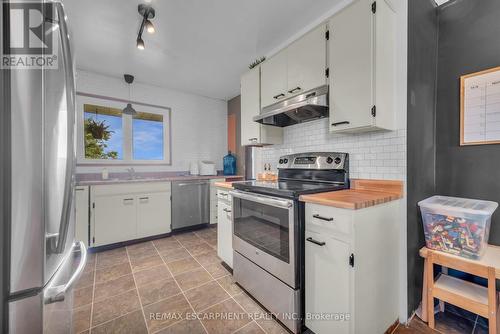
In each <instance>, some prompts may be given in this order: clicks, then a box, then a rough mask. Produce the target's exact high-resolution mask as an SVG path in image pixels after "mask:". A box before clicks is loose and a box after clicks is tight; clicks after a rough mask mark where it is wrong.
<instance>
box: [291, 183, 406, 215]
mask: <svg viewBox="0 0 500 334" xmlns="http://www.w3.org/2000/svg"><path fill="white" fill-rule="evenodd" d="M350 182H351V189H346V190H339V191H330V192H327V193H320V194H311V195H302V196H300V198H299V199H300V200H301V201H302V202H306V203H313V204H320V205H327V206H333V207H337V208H343V209H352V210H358V209H363V208H368V207H370V206H374V205H377V204H382V203H387V202H391V201H394V200H397V199H400V198H402V197H403V182H402V181H393V180H363V179H352V180H351V181H350Z"/></svg>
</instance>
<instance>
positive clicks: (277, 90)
mask: <svg viewBox="0 0 500 334" xmlns="http://www.w3.org/2000/svg"><path fill="white" fill-rule="evenodd" d="M261 69H262V70H261V71H262V90H261V98H262V107H266V106H268V105H271V104H273V103H276V102H279V101H281V100H283V99H284V98H285V97H286V96H287V90H288V83H287V52H286V49H285V50H283V51H281V52H279V53H278V54H276V55H275V56H273V57H271V58H269V59H267V60H266V61H264V62H263V63H262V65H261Z"/></svg>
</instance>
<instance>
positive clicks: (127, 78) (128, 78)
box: [122, 74, 137, 116]
mask: <svg viewBox="0 0 500 334" xmlns="http://www.w3.org/2000/svg"><path fill="white" fill-rule="evenodd" d="M123 78H124V79H125V82H126V83H127V84H128V99H129V101H130V89H131V87H130V86H131V85H132V82H134V76H133V75H130V74H124V75H123ZM122 113H123V114H125V115H132V116H134V115H137V111H136V110H135V109H134V107H132V103H130V102H129V103H127V106H126V107H125V108H123V110H122Z"/></svg>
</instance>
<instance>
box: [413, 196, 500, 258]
mask: <svg viewBox="0 0 500 334" xmlns="http://www.w3.org/2000/svg"><path fill="white" fill-rule="evenodd" d="M418 205H419V206H420V211H421V212H422V220H423V224H424V233H425V242H426V244H427V248H431V249H435V250H439V251H443V252H447V253H451V254H454V255H458V256H461V257H466V258H469V259H479V258H480V257H481V256H482V255H483V253H484V251H485V250H486V244H487V243H488V237H489V234H490V223H491V215H492V214H493V212H494V211H495V210H496V208H497V207H498V203H495V202H490V201H481V200H475V199H467V198H458V197H447V196H433V197H429V198H427V199H425V200H423V201H420V202H418Z"/></svg>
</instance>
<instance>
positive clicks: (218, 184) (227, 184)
mask: <svg viewBox="0 0 500 334" xmlns="http://www.w3.org/2000/svg"><path fill="white" fill-rule="evenodd" d="M214 186H216V187H219V188H226V189H233V182H228V181H226V182H214Z"/></svg>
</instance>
